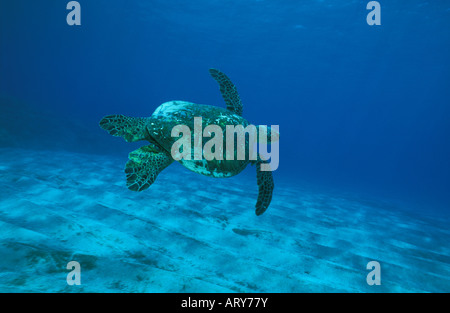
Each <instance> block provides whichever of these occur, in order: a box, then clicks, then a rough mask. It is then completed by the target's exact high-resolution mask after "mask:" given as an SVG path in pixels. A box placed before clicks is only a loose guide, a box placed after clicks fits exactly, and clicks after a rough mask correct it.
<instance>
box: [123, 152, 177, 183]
mask: <svg viewBox="0 0 450 313" xmlns="http://www.w3.org/2000/svg"><path fill="white" fill-rule="evenodd" d="M128 158H129V159H130V160H129V161H128V162H127V164H126V165H125V173H126V175H127V187H128V189H130V190H133V191H143V190H145V189H147V188H148V187H150V185H151V184H153V182H154V181H155V180H156V177H157V176H158V174H159V173H161V171H162V170H163V169H165V168H166V167H167V166H169V165H170V164H171V163H172V162H173V159H172V157H171V156H170V154H168V153H167V152H165V151H164V150H163V149H161V148H159V147H157V146H155V145H153V144H150V145H148V146H143V147H141V148H139V149H137V150H135V151H133V152H131V153H130V154H129V156H128Z"/></svg>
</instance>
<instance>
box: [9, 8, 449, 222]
mask: <svg viewBox="0 0 450 313" xmlns="http://www.w3.org/2000/svg"><path fill="white" fill-rule="evenodd" d="M67 2H68V1H62V0H58V1H49V0H46V1H24V0H14V1H1V2H0V96H1V97H2V103H1V106H2V108H1V110H2V115H3V117H2V119H1V122H2V124H3V125H1V128H2V129H3V131H4V132H5V131H6V133H7V134H9V135H6V136H4V135H2V136H3V138H2V140H1V141H0V144H1V145H2V146H4V147H8V146H16V147H21V148H38V149H63V150H68V151H74V152H87V153H96V154H107V155H113V154H114V155H117V156H125V155H126V154H127V153H128V152H129V151H131V150H133V148H132V147H135V146H136V145H135V144H133V145H131V144H127V143H124V142H123V141H122V140H119V139H117V138H113V137H111V136H109V135H108V134H106V133H105V132H104V131H102V130H101V129H100V128H99V127H98V121H99V120H100V119H101V118H102V117H103V116H104V115H108V114H116V113H117V114H126V115H131V116H149V115H150V114H151V113H152V112H153V111H154V110H155V108H156V107H157V106H159V105H160V104H161V103H163V102H165V101H169V100H187V101H192V102H196V103H204V104H214V105H218V106H224V103H223V100H222V97H221V95H220V92H219V89H218V87H217V85H216V82H215V81H214V80H212V79H211V77H210V76H209V74H208V69H209V68H211V67H215V68H219V69H221V70H222V71H223V72H225V73H226V74H227V75H228V76H229V77H230V78H231V79H232V80H233V82H234V83H235V84H236V86H237V88H238V90H239V93H240V96H241V98H242V101H243V103H244V117H245V118H247V119H248V120H249V121H250V122H252V123H254V124H268V125H280V133H281V141H280V166H279V169H278V170H277V171H276V172H275V173H274V176H275V181H277V179H280V180H284V181H292V182H307V183H312V184H314V185H317V186H324V188H325V187H326V188H336V189H340V190H344V191H351V192H361V193H365V194H368V195H370V196H373V197H378V198H380V199H384V198H386V199H397V200H399V201H403V202H405V203H408V204H409V207H410V209H411V210H412V209H415V210H418V211H427V212H429V213H433V214H437V215H438V216H439V215H442V216H444V215H445V216H448V215H450V200H449V195H450V144H449V143H450V119H449V117H450V101H449V100H450V88H449V87H450V59H449V56H450V3H449V2H447V1H441V0H438V1H422V0H420V1H419V0H412V1H398V0H390V1H379V2H380V4H381V13H382V15H381V25H380V26H369V25H368V24H367V23H366V16H367V14H368V12H369V11H368V10H367V9H366V4H367V2H368V1H338V0H307V1H298V0H295V1H294V0H283V1H281V0H277V1H275V0H273V1H269V0H265V1H264V0H232V1H223V0H196V1H185V0H150V1H143V0H135V1H125V0H110V1H106V0H96V1H85V0H80V1H79V2H80V4H81V26H68V25H67V23H66V15H67V14H68V12H69V11H68V10H66V4H67ZM5 112H6V113H5ZM249 171H251V172H249V175H254V173H253V171H254V170H253V169H251V170H249Z"/></svg>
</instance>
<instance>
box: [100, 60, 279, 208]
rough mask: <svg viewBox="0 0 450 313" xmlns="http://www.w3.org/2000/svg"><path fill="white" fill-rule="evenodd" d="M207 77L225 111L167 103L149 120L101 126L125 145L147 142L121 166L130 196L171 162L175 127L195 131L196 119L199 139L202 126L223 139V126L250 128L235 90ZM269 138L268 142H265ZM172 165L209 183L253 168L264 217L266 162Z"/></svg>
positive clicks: (268, 183) (224, 80)
mask: <svg viewBox="0 0 450 313" xmlns="http://www.w3.org/2000/svg"><path fill="white" fill-rule="evenodd" d="M209 72H210V74H211V76H212V77H213V78H214V79H215V80H216V81H217V82H218V83H219V85H220V91H221V93H222V96H223V98H224V100H225V103H226V109H223V108H219V107H215V106H210V105H202V104H195V103H191V102H186V101H170V102H166V103H163V104H161V105H160V106H159V107H158V108H157V109H156V110H155V112H154V113H153V114H152V115H151V116H150V117H128V116H124V115H108V116H105V117H104V118H103V119H102V120H101V121H100V127H101V128H103V129H104V130H106V131H108V132H109V133H110V134H111V135H113V136H118V137H123V138H124V139H125V140H126V141H128V142H135V141H139V140H146V141H148V142H149V143H150V144H149V145H147V146H143V147H141V148H139V149H137V150H135V151H133V152H131V153H130V154H129V161H128V162H127V163H126V166H125V173H126V177H127V187H128V189H130V190H133V191H143V190H145V189H147V188H148V187H150V185H151V184H152V183H153V182H154V181H155V179H156V177H157V176H158V174H159V173H160V172H161V171H162V170H164V169H165V168H166V167H167V166H169V165H170V164H171V163H172V162H173V161H174V157H173V154H172V153H171V152H172V147H173V145H174V143H175V142H176V141H177V140H178V139H179V138H177V137H172V135H173V134H172V130H173V128H174V127H175V126H177V125H180V124H181V125H186V126H188V127H189V128H190V129H194V128H195V125H194V118H195V117H201V118H202V134H203V130H204V128H205V127H206V126H208V125H218V126H220V127H221V128H222V130H223V133H222V135H223V138H225V134H226V125H242V126H243V127H247V126H248V125H249V122H248V121H247V120H246V119H244V118H243V117H242V109H243V106H242V102H241V99H240V97H239V94H238V92H237V89H236V87H235V85H234V84H233V83H232V82H231V80H230V79H229V78H228V77H227V76H226V75H225V74H224V73H222V72H221V71H219V70H217V69H210V70H209ZM269 132H270V129H269ZM215 135H216V134H215ZM269 138H272V137H271V136H269ZM236 142H237V141H236ZM245 145H246V147H247V148H248V147H249V139H248V137H246V138H245ZM192 150H193V148H192ZM180 151H181V150H180ZM246 151H249V150H248V149H247V150H246ZM234 153H236V151H235V152H234ZM248 154H249V155H250V153H248ZM177 161H178V162H180V163H181V164H182V165H183V166H185V167H186V168H188V169H189V170H191V171H194V172H196V173H199V174H203V175H206V176H211V177H231V176H234V175H237V174H239V173H240V172H241V171H242V170H243V169H244V168H245V167H246V166H247V165H248V164H250V163H251V164H252V165H256V172H257V183H258V189H259V191H258V200H257V203H256V215H261V214H263V213H264V212H265V211H266V209H267V208H268V207H269V204H270V201H271V200H272V191H273V188H274V182H273V177H272V172H271V171H263V170H261V165H262V164H264V163H267V161H265V160H264V158H262V157H260V155H259V154H258V155H257V157H256V158H254V159H253V160H250V159H249V156H247V155H246V158H245V159H243V160H239V159H238V158H234V159H233V160H230V159H228V158H226V157H224V158H223V160H217V159H213V160H210V161H208V160H206V158H202V159H200V160H198V159H197V160H196V159H191V160H185V159H181V160H177Z"/></svg>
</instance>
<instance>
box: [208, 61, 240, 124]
mask: <svg viewBox="0 0 450 313" xmlns="http://www.w3.org/2000/svg"><path fill="white" fill-rule="evenodd" d="M209 73H210V74H211V76H212V77H213V78H214V79H215V80H216V82H218V83H219V86H220V92H221V93H222V97H223V100H225V103H226V105H227V110H229V111H231V112H233V113H235V114H237V115H239V116H242V110H243V106H242V102H241V98H240V97H239V94H238V92H237V88H236V86H235V85H234V84H233V82H232V81H231V79H229V78H228V76H227V75H225V74H224V73H222V72H221V71H219V70H218V69H215V68H210V69H209Z"/></svg>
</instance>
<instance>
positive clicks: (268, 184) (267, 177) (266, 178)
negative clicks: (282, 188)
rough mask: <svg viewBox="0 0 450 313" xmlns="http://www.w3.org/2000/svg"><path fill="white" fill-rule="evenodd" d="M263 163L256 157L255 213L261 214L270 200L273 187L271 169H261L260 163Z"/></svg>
mask: <svg viewBox="0 0 450 313" xmlns="http://www.w3.org/2000/svg"><path fill="white" fill-rule="evenodd" d="M262 163H265V162H264V161H262V160H261V159H260V158H259V157H258V161H257V162H256V180H257V182H258V201H257V202H256V211H255V213H256V215H258V216H259V215H261V214H263V213H264V212H265V211H266V210H267V208H268V207H269V205H270V201H272V192H273V188H274V182H273V176H272V171H261V164H262Z"/></svg>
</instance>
